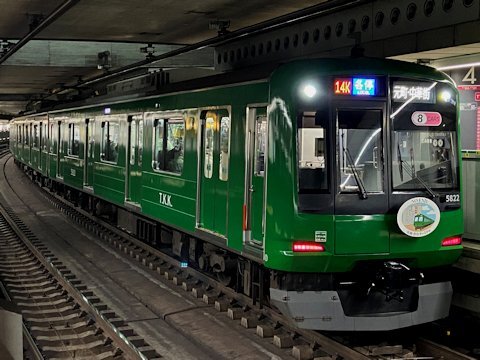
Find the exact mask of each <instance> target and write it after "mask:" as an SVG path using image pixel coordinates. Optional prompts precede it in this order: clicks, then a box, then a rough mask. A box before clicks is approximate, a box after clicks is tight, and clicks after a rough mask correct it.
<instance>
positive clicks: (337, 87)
mask: <svg viewBox="0 0 480 360" xmlns="http://www.w3.org/2000/svg"><path fill="white" fill-rule="evenodd" d="M377 88H378V85H377V79H376V78H364V77H351V78H350V77H349V78H335V79H334V81H333V92H334V94H335V95H350V96H376V95H378V94H377Z"/></svg>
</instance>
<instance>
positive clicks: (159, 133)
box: [152, 119, 165, 170]
mask: <svg viewBox="0 0 480 360" xmlns="http://www.w3.org/2000/svg"><path fill="white" fill-rule="evenodd" d="M164 122H165V120H163V119H155V120H154V122H153V164H152V165H153V169H154V170H163V169H164V168H165V162H164V152H163V143H164V138H165V133H164Z"/></svg>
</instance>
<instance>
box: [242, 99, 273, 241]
mask: <svg viewBox="0 0 480 360" xmlns="http://www.w3.org/2000/svg"><path fill="white" fill-rule="evenodd" d="M266 143H267V108H266V107H265V106H262V107H249V108H247V141H246V171H245V209H244V219H243V230H244V241H245V242H246V243H250V244H252V245H255V246H263V238H264V229H265V163H266V157H265V156H266V150H267V147H266Z"/></svg>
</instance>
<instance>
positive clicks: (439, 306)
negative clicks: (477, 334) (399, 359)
mask: <svg viewBox="0 0 480 360" xmlns="http://www.w3.org/2000/svg"><path fill="white" fill-rule="evenodd" d="M17 164H21V163H19V162H17ZM22 166H23V169H24V171H25V172H26V173H27V174H28V175H29V176H30V178H31V179H32V180H33V181H35V182H37V183H38V184H39V185H40V186H43V187H47V188H48V189H49V190H50V191H51V192H53V193H56V194H58V195H61V196H62V197H64V198H65V199H67V200H68V201H70V202H72V203H73V204H75V206H78V207H80V208H82V209H83V210H85V211H88V212H89V213H91V214H92V215H95V216H99V217H101V218H103V219H105V220H107V221H108V222H110V223H111V224H112V225H114V226H117V227H119V228H121V229H123V230H125V231H127V232H128V233H130V234H131V235H133V236H135V237H136V238H138V239H139V240H141V241H143V242H145V243H147V244H149V245H151V246H153V247H155V248H157V249H160V250H162V251H166V252H167V253H170V254H172V255H174V256H175V257H176V258H177V259H178V260H180V261H181V262H183V263H184V264H185V265H186V266H192V267H195V268H198V269H200V270H202V271H204V272H206V273H209V274H211V275H212V276H214V277H216V278H217V279H218V280H219V281H220V282H221V283H222V284H223V285H225V286H229V287H231V288H233V289H234V290H235V291H237V292H240V293H243V294H245V295H246V296H248V297H250V298H251V299H252V303H253V305H257V306H259V307H262V306H264V305H268V306H272V305H273V306H274V307H276V308H277V309H278V310H279V311H280V312H281V313H283V314H284V315H286V316H288V317H289V318H290V319H291V320H292V321H293V323H294V324H295V325H296V326H298V327H299V328H305V329H317V330H334V331H335V330H339V331H384V330H393V329H398V328H403V327H408V326H413V325H418V324H422V323H426V322H430V321H434V320H437V319H439V318H443V317H446V316H448V313H449V308H450V303H451V298H452V286H451V283H450V281H448V280H446V279H445V278H444V273H445V272H444V271H443V269H432V270H428V271H427V272H420V271H418V270H412V269H410V268H408V266H407V265H405V264H408V259H399V260H396V261H384V260H382V261H366V262H364V263H359V264H357V266H356V267H355V269H354V271H351V272H348V273H291V272H282V271H274V270H270V269H267V268H265V267H264V266H263V265H262V264H260V263H258V262H256V261H255V260H253V259H248V258H245V257H243V256H241V255H240V254H237V253H234V252H232V251H230V250H228V249H224V248H221V247H219V246H216V245H214V244H211V243H209V242H207V241H204V240H202V239H199V238H197V237H194V236H192V235H190V234H187V233H184V232H181V231H179V230H177V229H174V228H172V227H169V226H166V225H164V224H161V223H159V222H157V221H155V220H153V219H149V218H146V217H144V216H142V215H140V214H138V213H136V212H135V211H133V210H129V209H126V208H123V207H119V206H117V205H114V204H112V203H109V202H107V201H104V200H102V199H99V198H98V197H96V196H94V195H93V194H89V193H86V192H83V191H80V190H78V189H75V188H72V187H69V186H67V185H65V184H63V183H61V182H57V181H54V180H52V179H50V178H47V177H45V176H43V175H42V174H40V173H38V172H36V171H35V170H33V169H31V168H29V167H26V166H24V165H23V164H22Z"/></svg>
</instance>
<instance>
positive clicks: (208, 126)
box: [197, 109, 230, 236]
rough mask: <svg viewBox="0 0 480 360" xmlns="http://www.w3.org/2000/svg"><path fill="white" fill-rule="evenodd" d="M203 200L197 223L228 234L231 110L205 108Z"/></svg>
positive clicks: (201, 200) (202, 151)
mask: <svg viewBox="0 0 480 360" xmlns="http://www.w3.org/2000/svg"><path fill="white" fill-rule="evenodd" d="M200 119H201V123H202V137H203V138H202V142H201V144H202V145H201V151H200V160H201V163H200V164H201V165H200V167H201V168H200V171H199V182H198V183H199V184H200V194H199V197H200V199H199V200H200V201H199V204H200V205H199V213H198V219H197V223H198V224H199V226H200V227H201V228H202V229H204V230H208V231H211V232H214V233H216V234H219V235H221V236H226V235H227V227H228V224H227V217H228V176H229V171H228V167H229V162H230V113H229V111H228V110H226V109H217V110H209V111H202V112H201V115H200Z"/></svg>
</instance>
